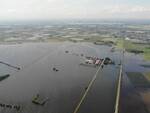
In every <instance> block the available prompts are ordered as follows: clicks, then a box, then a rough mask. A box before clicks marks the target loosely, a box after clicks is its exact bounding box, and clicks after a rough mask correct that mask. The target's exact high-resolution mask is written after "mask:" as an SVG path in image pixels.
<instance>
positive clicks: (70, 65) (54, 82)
mask: <svg viewBox="0 0 150 113" xmlns="http://www.w3.org/2000/svg"><path fill="white" fill-rule="evenodd" d="M18 46H19V48H18ZM20 46H21V47H20ZM94 48H95V49H94ZM6 50H7V51H6ZM9 50H10V51H9ZM66 50H68V51H69V53H65V51H66ZM98 50H99V51H98ZM5 51H6V53H5ZM0 52H3V53H4V54H2V55H0V59H1V60H5V61H7V62H9V63H13V64H15V65H19V66H21V67H23V69H21V70H20V71H16V70H12V69H9V68H8V67H7V66H3V65H0V71H1V74H6V73H8V72H10V77H9V78H7V79H6V80H4V81H2V82H0V103H5V104H11V105H19V106H20V107H21V109H20V111H19V112H20V113H114V107H115V98H116V90H117V88H116V87H117V79H118V75H119V67H118V66H117V65H107V66H104V68H103V69H100V68H98V67H97V68H93V67H85V66H81V65H80V63H81V62H85V58H84V57H82V56H81V54H82V53H83V54H84V56H97V57H100V58H104V57H106V56H110V57H111V58H112V59H113V60H115V62H116V63H118V62H119V59H118V53H110V47H108V46H96V45H92V44H90V43H82V44H80V43H79V44H78V43H69V42H68V43H64V44H62V43H61V44H60V45H59V44H58V43H56V44H27V45H26V44H24V45H15V46H13V47H12V46H7V45H5V46H4V47H3V46H0ZM37 59H38V60H37ZM35 61H36V62H35ZM33 62H34V63H33ZM53 67H56V68H57V69H58V70H59V71H58V72H54V71H53V70H52V68H53ZM7 70H8V71H7ZM2 72H3V73H2ZM95 75H96V77H94V76H95ZM93 78H94V79H93ZM91 81H93V82H91ZM89 84H91V85H89ZM88 86H90V87H88ZM87 87H88V88H87ZM85 92H86V95H85V97H84V98H83V95H84V94H85ZM37 94H39V95H40V97H42V98H49V101H48V102H47V103H46V104H45V105H44V106H39V105H35V104H33V103H32V99H33V97H34V96H35V95H37ZM80 102H81V104H80V106H79V107H78V109H77V106H78V105H79V103H80ZM76 109H77V110H76ZM0 113H16V110H15V109H7V108H2V107H0Z"/></svg>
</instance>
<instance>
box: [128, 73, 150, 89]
mask: <svg viewBox="0 0 150 113" xmlns="http://www.w3.org/2000/svg"><path fill="white" fill-rule="evenodd" d="M126 74H127V76H128V78H129V79H130V81H131V83H132V84H133V85H134V86H135V87H150V82H149V81H148V79H147V78H146V77H145V76H144V75H143V74H142V73H140V72H126Z"/></svg>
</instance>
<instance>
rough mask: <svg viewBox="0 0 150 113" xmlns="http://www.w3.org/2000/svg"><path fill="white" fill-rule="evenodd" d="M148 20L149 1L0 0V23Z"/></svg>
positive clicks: (149, 16)
mask: <svg viewBox="0 0 150 113" xmlns="http://www.w3.org/2000/svg"><path fill="white" fill-rule="evenodd" d="M112 18H113V19H116V18H117V19H150V0H0V20H34V19H36V20H40V19H41V20H51V19H112Z"/></svg>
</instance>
